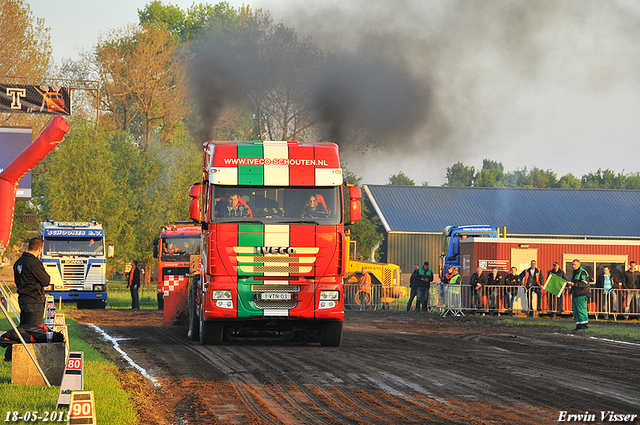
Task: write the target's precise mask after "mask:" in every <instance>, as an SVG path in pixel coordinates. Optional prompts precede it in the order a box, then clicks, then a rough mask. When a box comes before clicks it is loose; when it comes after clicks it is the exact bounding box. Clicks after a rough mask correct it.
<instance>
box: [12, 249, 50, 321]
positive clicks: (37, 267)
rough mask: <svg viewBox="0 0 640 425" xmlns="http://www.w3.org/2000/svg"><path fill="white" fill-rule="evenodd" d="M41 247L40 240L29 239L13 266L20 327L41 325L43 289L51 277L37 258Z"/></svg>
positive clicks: (40, 252)
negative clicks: (27, 244) (24, 249)
mask: <svg viewBox="0 0 640 425" xmlns="http://www.w3.org/2000/svg"><path fill="white" fill-rule="evenodd" d="M42 247H43V241H42V239H40V238H31V239H29V247H28V248H27V251H25V252H24V253H23V254H22V257H20V258H19V259H18V261H16V262H15V264H14V265H13V278H14V281H15V283H16V287H17V288H18V304H19V305H20V325H27V324H31V325H41V324H42V319H43V317H44V302H45V296H44V288H45V286H49V283H50V282H51V276H49V273H47V271H46V270H45V269H44V266H43V265H42V261H40V258H39V257H40V255H41V254H42Z"/></svg>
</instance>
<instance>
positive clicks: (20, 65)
mask: <svg viewBox="0 0 640 425" xmlns="http://www.w3.org/2000/svg"><path fill="white" fill-rule="evenodd" d="M0 40H2V42H1V43H0V70H1V71H0V73H1V74H2V75H5V76H15V77H21V78H12V79H11V80H6V79H5V82H11V83H15V84H41V83H42V82H43V81H42V80H43V79H44V78H45V76H46V73H47V70H48V69H49V63H50V61H51V44H50V42H49V28H47V27H45V25H44V20H43V19H35V20H34V17H33V13H32V12H31V8H30V7H29V4H28V3H27V2H25V1H23V0H3V1H1V2H0ZM50 119H51V117H50V116H46V115H38V114H22V113H16V114H0V125H12V126H24V127H32V128H33V130H34V134H39V133H40V132H41V131H42V130H43V129H44V127H45V126H46V124H47V123H48V122H49V120H50Z"/></svg>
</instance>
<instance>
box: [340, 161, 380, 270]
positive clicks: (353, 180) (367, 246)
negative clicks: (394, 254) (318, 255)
mask: <svg viewBox="0 0 640 425" xmlns="http://www.w3.org/2000/svg"><path fill="white" fill-rule="evenodd" d="M342 173H343V176H344V182H345V183H346V184H350V185H354V186H358V187H360V186H361V185H362V177H359V176H357V175H356V174H355V173H353V172H351V171H350V170H349V169H347V167H346V164H343V165H342ZM348 202H349V197H348V194H347V193H346V191H345V205H349V204H348ZM367 203H368V200H367V199H366V194H365V198H363V199H361V202H360V205H361V207H362V219H361V220H360V221H358V222H357V223H356V224H354V225H352V226H350V227H349V229H350V231H351V238H352V239H353V240H355V241H357V249H358V255H361V256H363V257H365V258H369V252H370V251H371V248H373V247H374V246H375V245H376V244H377V243H378V242H382V240H383V239H384V236H383V235H382V233H380V232H379V231H378V229H379V228H380V227H381V224H382V223H381V222H380V218H378V216H377V215H376V214H375V213H373V212H371V210H370V209H369V207H368V206H367ZM346 210H348V208H345V211H346ZM345 219H346V217H345ZM379 255H380V252H379V250H378V251H376V257H377V256H379Z"/></svg>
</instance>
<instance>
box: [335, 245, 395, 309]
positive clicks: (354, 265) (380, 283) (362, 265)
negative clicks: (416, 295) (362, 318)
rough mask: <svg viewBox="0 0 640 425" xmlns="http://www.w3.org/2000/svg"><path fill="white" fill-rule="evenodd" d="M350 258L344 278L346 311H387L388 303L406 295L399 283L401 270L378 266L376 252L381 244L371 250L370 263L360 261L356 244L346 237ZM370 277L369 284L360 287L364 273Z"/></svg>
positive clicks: (387, 265) (390, 265) (389, 266)
mask: <svg viewBox="0 0 640 425" xmlns="http://www.w3.org/2000/svg"><path fill="white" fill-rule="evenodd" d="M347 243H348V245H349V255H348V258H347V267H346V271H345V274H344V283H345V288H344V297H345V301H344V305H345V308H347V309H350V308H351V309H360V310H367V309H373V310H375V309H376V308H378V307H381V308H383V309H384V308H388V306H389V303H391V302H393V301H395V300H397V299H398V298H401V297H403V296H405V295H406V288H405V287H404V286H402V285H401V282H400V267H399V266H397V265H395V264H388V263H377V262H376V261H375V256H374V255H375V251H376V250H377V249H378V247H379V245H380V244H379V243H378V244H376V246H374V247H373V249H371V255H370V258H369V260H367V261H365V260H362V259H358V258H357V254H356V253H357V250H356V241H355V240H352V239H351V238H350V237H349V236H347ZM363 270H366V271H367V272H368V273H369V275H370V276H371V284H370V287H369V285H368V284H364V283H362V282H361V283H359V281H360V278H361V277H362V271H363Z"/></svg>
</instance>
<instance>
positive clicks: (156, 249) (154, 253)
mask: <svg viewBox="0 0 640 425" xmlns="http://www.w3.org/2000/svg"><path fill="white" fill-rule="evenodd" d="M153 258H158V245H154V246H153Z"/></svg>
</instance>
